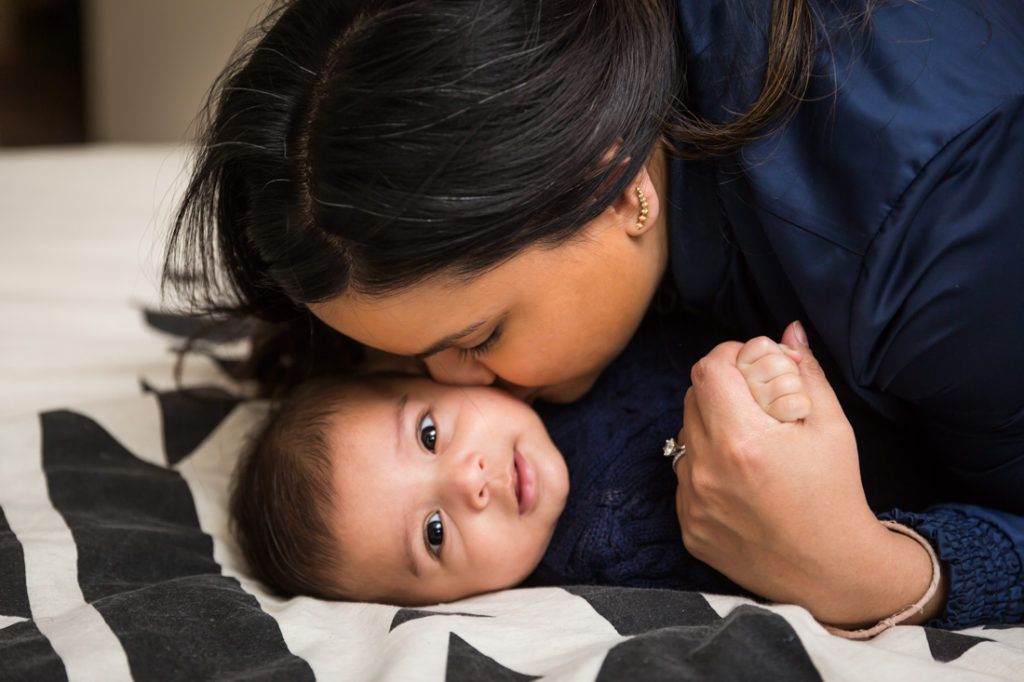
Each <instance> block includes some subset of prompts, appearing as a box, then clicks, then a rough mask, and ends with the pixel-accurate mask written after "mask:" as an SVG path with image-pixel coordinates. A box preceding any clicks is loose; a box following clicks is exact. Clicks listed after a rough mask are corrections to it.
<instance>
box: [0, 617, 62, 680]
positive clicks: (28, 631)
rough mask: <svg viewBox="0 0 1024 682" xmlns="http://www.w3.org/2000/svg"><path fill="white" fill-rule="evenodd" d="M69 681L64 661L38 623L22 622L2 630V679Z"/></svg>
mask: <svg viewBox="0 0 1024 682" xmlns="http://www.w3.org/2000/svg"><path fill="white" fill-rule="evenodd" d="M67 679H68V674H67V671H66V670H65V669H64V662H63V661H61V660H60V656H58V655H57V652H56V651H54V650H53V647H52V646H51V645H50V640H48V639H46V637H44V636H43V633H41V632H39V628H37V627H36V624H35V623H33V622H31V621H22V622H21V623H15V624H14V625H8V626H7V627H5V628H4V629H3V630H0V680H45V681H46V682H51V681H52V682H63V681H64V680H67Z"/></svg>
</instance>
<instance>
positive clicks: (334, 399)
mask: <svg viewBox="0 0 1024 682" xmlns="http://www.w3.org/2000/svg"><path fill="white" fill-rule="evenodd" d="M356 385H358V384H357V380H355V379H353V378H344V379H343V378H340V377H338V378H333V377H332V378H318V379H312V380H310V381H308V382H305V383H303V384H300V385H299V386H298V387H297V388H296V389H295V391H294V392H293V393H292V395H291V396H290V397H289V399H288V400H286V401H284V402H282V403H280V404H279V405H277V406H276V407H275V408H274V409H273V410H272V411H271V413H270V416H269V417H268V419H267V421H266V423H265V424H264V425H263V426H262V428H261V430H260V431H259V432H258V433H257V434H256V436H255V438H254V439H253V441H252V443H251V445H250V447H249V449H248V450H247V451H246V452H245V454H244V455H243V456H242V458H241V459H240V460H239V463H238V466H237V468H236V470H235V478H234V485H233V489H232V492H231V502H230V510H231V521H232V524H233V527H234V530H235V535H236V537H237V538H238V542H239V545H240V546H241V548H242V553H243V555H244V556H245V558H246V560H247V562H248V564H249V566H250V567H251V569H252V571H253V573H254V574H255V575H256V577H257V578H259V579H260V580H261V581H263V582H264V583H265V584H266V585H268V586H269V587H270V588H272V589H273V590H275V591H276V592H278V593H280V594H282V595H285V596H294V595H308V596H313V597H320V598H323V599H345V598H346V597H347V596H348V595H346V593H345V590H344V587H343V585H342V582H343V581H342V579H341V577H342V573H343V567H344V562H343V557H342V556H341V553H342V549H341V547H340V545H339V542H338V539H337V538H336V537H335V535H334V533H333V532H332V531H331V527H330V518H331V515H332V514H333V512H334V510H335V509H336V508H337V507H336V499H335V489H334V483H333V481H334V473H333V471H334V461H333V456H332V452H331V447H332V444H331V441H330V431H331V426H332V424H334V423H335V420H336V419H338V417H339V415H341V414H342V413H343V411H344V409H345V405H346V401H347V400H348V399H350V397H349V392H350V389H352V388H353V387H354V386H356ZM366 385H367V386H370V385H371V384H366Z"/></svg>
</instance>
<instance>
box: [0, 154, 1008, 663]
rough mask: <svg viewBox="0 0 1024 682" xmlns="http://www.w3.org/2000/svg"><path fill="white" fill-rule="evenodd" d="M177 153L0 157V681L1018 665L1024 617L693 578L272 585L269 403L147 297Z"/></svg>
mask: <svg viewBox="0 0 1024 682" xmlns="http://www.w3.org/2000/svg"><path fill="white" fill-rule="evenodd" d="M183 164H184V157H183V155H182V154H181V152H180V151H178V150H172V149H168V148H142V149H138V148H131V149H126V148H116V147H114V148H111V147H99V148H90V149H86V150H61V151H53V150H48V151H46V152H36V153H19V154H11V153H7V154H0V221H2V225H3V227H2V228H0V324H3V334H2V337H0V680H8V679H10V680H62V679H70V680H78V679H81V680H130V679H134V680H151V679H180V680H198V679H281V680H310V679H320V680H350V679H351V680H357V679H358V680H363V679H366V680H370V679H381V680H535V679H544V680H580V681H583V680H586V681H590V680H634V679H642V680H690V679H710V680H743V679H750V680H918V679H926V680H930V681H931V680H934V681H939V680H957V681H959V680H992V679H1010V680H1013V679H1017V680H1024V626H1020V627H990V628H985V627H979V628H971V629H969V630H964V631H960V632H944V631H938V630H933V629H928V628H923V627H910V626H901V627H897V628H894V629H893V630H890V631H888V632H886V633H883V634H882V635H880V636H879V637H877V638H875V639H873V640H871V641H868V642H852V641H847V640H843V639H840V638H836V637H833V636H830V635H829V634H827V633H826V632H825V631H824V630H823V629H822V628H821V627H820V626H819V625H818V624H817V623H816V622H815V621H814V620H813V619H812V618H811V617H810V616H809V614H808V613H807V612H806V611H804V610H802V609H800V608H797V607H792V606H771V607H766V606H759V605H756V604H754V603H752V602H750V601H747V600H744V599H741V598H736V597H722V596H716V595H707V594H699V593H692V592H681V591H679V592H677V591H661V590H639V589H628V588H607V587H565V588H531V589H515V590H506V591H503V592H499V593H495V594H490V595H485V596H481V597H476V598H472V599H467V600H463V601H460V602H456V603H452V604H443V605H437V606H433V607H427V608H422V609H403V608H397V607H393V606H387V605H380V604H359V603H331V602H324V601H319V600H315V599H308V598H299V599H290V600H282V599H279V598H276V597H274V596H272V595H270V594H269V593H268V592H267V591H266V590H264V589H263V587H262V586H261V585H260V584H259V583H258V582H256V581H254V580H253V579H252V578H251V577H250V573H249V571H248V570H247V568H246V566H245V565H244V563H243V562H242V560H241V558H240V555H239V552H238V549H237V547H236V545H235V542H234V541H233V539H232V537H231V535H230V533H229V532H228V524H227V512H226V501H227V490H228V482H229V479H230V475H231V471H232V467H233V465H234V461H235V459H236V457H237V455H238V452H239V451H240V449H241V448H242V447H243V444H244V442H245V438H246V436H247V434H248V433H249V431H250V430H251V429H252V427H253V425H254V424H256V423H258V421H259V419H260V418H261V417H262V415H263V414H264V413H265V406H264V405H263V404H262V403H260V402H258V401H252V400H246V399H244V396H245V394H246V391H245V387H243V386H238V385H235V384H233V383H232V382H230V381H229V380H228V379H227V378H226V377H225V375H224V374H223V372H221V370H220V368H219V366H218V363H217V362H216V361H214V360H211V359H210V358H208V357H205V356H201V355H200V356H196V357H194V358H193V359H192V360H191V361H190V362H189V363H187V364H186V366H185V372H184V382H185V385H186V386H188V387H191V388H192V389H194V390H187V391H182V390H179V388H178V387H177V385H176V383H175V381H174V378H173V373H172V367H173V362H174V355H173V353H172V352H171V350H170V349H171V348H172V346H173V345H174V343H175V339H174V337H173V336H171V335H168V334H166V333H164V332H163V331H160V330H159V329H156V328H154V327H161V326H163V325H161V324H156V325H154V324H151V323H152V322H154V321H155V320H154V318H153V317H152V316H148V318H147V315H146V313H145V312H144V311H145V310H146V309H147V308H148V307H151V306H152V305H153V304H154V302H155V294H154V286H153V282H154V281H155V279H156V275H155V272H156V270H157V266H156V264H154V260H153V259H154V258H158V255H159V239H160V235H161V234H162V229H163V225H162V222H163V221H166V219H167V211H168V210H169V208H170V207H171V206H172V205H173V192H174V189H175V188H176V187H178V184H177V183H178V182H179V181H180V171H181V168H182V167H183ZM54 192H57V194H56V195H54ZM154 245H156V246H154ZM140 263H141V265H140ZM156 321H157V322H159V321H158V320H156ZM234 350H235V352H237V351H238V349H234ZM224 351H225V352H226V353H230V352H232V348H231V347H230V346H227V347H225V349H224ZM195 389H198V390H195Z"/></svg>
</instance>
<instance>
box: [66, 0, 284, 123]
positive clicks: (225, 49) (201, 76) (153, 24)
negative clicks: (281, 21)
mask: <svg viewBox="0 0 1024 682" xmlns="http://www.w3.org/2000/svg"><path fill="white" fill-rule="evenodd" d="M270 4H271V3H270V1H269V0H84V1H83V5H82V13H83V16H82V21H83V32H84V41H83V42H84V45H83V47H84V50H83V51H84V53H85V55H84V56H85V65H84V69H85V74H84V75H85V92H86V103H85V106H86V121H87V127H88V130H89V137H90V139H92V140H95V141H125V142H182V141H188V140H189V134H190V130H189V128H190V126H191V124H192V122H193V120H194V119H195V117H196V115H197V114H198V112H199V109H200V107H201V106H202V104H203V102H204V100H205V96H206V92H207V90H208V89H209V87H210V85H211V84H212V83H213V80H214V79H215V78H216V76H217V74H218V73H219V72H220V70H221V69H222V68H223V67H224V66H225V65H226V64H227V63H228V60H229V58H230V56H231V53H232V51H233V50H234V49H235V46H236V45H237V44H238V42H239V40H240V39H241V38H242V36H243V35H244V34H245V32H246V30H247V29H248V28H250V27H251V26H253V25H255V24H256V23H258V22H259V21H260V19H262V18H263V16H264V15H265V14H266V12H267V10H268V9H269V7H270Z"/></svg>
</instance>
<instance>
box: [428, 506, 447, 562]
mask: <svg viewBox="0 0 1024 682" xmlns="http://www.w3.org/2000/svg"><path fill="white" fill-rule="evenodd" d="M423 538H424V539H425V540H426V541H427V549H429V550H430V553H431V554H433V555H434V556H437V555H438V554H440V553H441V545H442V544H443V543H444V524H443V523H441V513H440V512H434V513H433V514H431V515H430V516H429V517H428V518H427V525H426V526H425V527H424V528H423Z"/></svg>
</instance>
